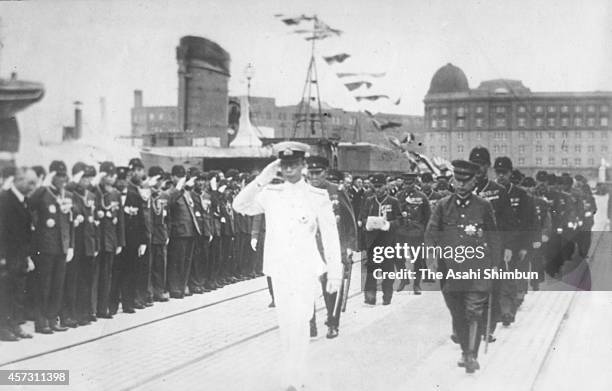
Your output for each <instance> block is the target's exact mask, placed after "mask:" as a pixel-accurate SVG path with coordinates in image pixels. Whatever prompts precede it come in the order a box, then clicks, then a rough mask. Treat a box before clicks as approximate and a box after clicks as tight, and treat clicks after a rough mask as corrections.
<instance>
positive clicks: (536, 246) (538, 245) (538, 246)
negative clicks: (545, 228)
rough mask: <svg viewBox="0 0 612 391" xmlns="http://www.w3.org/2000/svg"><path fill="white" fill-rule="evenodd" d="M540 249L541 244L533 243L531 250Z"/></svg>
mask: <svg viewBox="0 0 612 391" xmlns="http://www.w3.org/2000/svg"><path fill="white" fill-rule="evenodd" d="M540 247H542V243H541V242H533V248H536V249H537V248H540Z"/></svg>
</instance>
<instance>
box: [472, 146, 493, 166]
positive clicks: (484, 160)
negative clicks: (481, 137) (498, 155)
mask: <svg viewBox="0 0 612 391" xmlns="http://www.w3.org/2000/svg"><path fill="white" fill-rule="evenodd" d="M469 160H470V161H471V162H473V163H476V164H486V165H487V166H490V165H491V155H490V154H489V150H488V149H486V148H485V147H474V148H473V149H472V151H471V152H470V159H469Z"/></svg>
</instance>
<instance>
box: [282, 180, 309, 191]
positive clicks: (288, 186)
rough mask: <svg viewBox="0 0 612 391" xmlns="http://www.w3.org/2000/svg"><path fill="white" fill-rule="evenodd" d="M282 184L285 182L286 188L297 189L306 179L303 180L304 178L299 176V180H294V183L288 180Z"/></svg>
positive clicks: (304, 183)
mask: <svg viewBox="0 0 612 391" xmlns="http://www.w3.org/2000/svg"><path fill="white" fill-rule="evenodd" d="M284 184H285V187H286V188H289V189H297V188H300V187H302V186H304V185H306V181H305V180H304V178H300V180H299V181H297V182H295V183H291V182H289V181H285V182H284Z"/></svg>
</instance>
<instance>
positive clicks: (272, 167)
mask: <svg viewBox="0 0 612 391" xmlns="http://www.w3.org/2000/svg"><path fill="white" fill-rule="evenodd" d="M279 169H280V159H276V160H275V161H273V162H272V163H270V164H268V165H267V166H266V168H264V169H263V170H262V171H261V173H260V174H259V175H258V176H257V179H255V180H256V181H257V183H259V184H260V185H262V186H264V185H267V184H268V183H270V182H272V180H273V179H274V178H276V173H277V172H278V170H279Z"/></svg>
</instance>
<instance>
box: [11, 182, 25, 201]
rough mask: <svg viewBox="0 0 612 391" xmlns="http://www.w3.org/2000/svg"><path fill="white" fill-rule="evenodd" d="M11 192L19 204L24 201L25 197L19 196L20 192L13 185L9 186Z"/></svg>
mask: <svg viewBox="0 0 612 391" xmlns="http://www.w3.org/2000/svg"><path fill="white" fill-rule="evenodd" d="M11 191H12V192H13V194H15V197H17V199H18V200H19V202H23V201H25V196H24V195H23V194H21V192H20V191H19V190H18V189H17V188H16V187H15V185H11Z"/></svg>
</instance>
